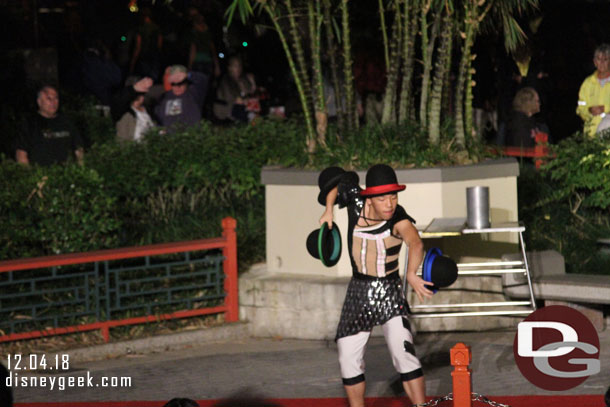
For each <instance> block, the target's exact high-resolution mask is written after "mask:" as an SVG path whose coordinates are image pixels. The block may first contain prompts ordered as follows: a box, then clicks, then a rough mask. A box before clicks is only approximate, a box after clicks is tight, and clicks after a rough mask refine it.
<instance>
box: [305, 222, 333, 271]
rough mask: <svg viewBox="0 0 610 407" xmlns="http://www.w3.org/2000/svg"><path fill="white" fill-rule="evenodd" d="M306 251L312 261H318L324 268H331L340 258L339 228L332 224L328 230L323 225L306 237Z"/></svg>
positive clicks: (325, 224) (326, 226)
mask: <svg viewBox="0 0 610 407" xmlns="http://www.w3.org/2000/svg"><path fill="white" fill-rule="evenodd" d="M307 251H308V252H309V254H311V256H312V257H313V258H314V259H318V260H320V261H321V262H322V264H324V265H325V266H326V267H332V266H334V265H335V264H337V262H338V261H339V258H340V257H341V233H340V232H339V227H338V226H337V224H336V223H335V222H333V228H332V229H329V228H328V224H327V223H326V222H324V224H323V225H322V226H321V227H320V228H319V229H316V230H314V231H313V232H311V233H310V234H309V236H307Z"/></svg>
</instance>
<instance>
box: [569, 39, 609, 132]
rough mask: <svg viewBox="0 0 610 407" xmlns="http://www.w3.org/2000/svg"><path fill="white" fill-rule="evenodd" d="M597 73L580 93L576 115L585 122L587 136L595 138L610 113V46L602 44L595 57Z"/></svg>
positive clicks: (587, 81) (594, 73)
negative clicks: (599, 127)
mask: <svg viewBox="0 0 610 407" xmlns="http://www.w3.org/2000/svg"><path fill="white" fill-rule="evenodd" d="M593 63H594V64H595V68H596V70H595V72H593V73H592V74H591V75H590V76H588V77H587V78H586V79H585V80H584V81H583V83H582V85H581V86H580V91H579V92H578V106H577V108H576V114H578V116H580V118H581V119H582V120H583V122H584V132H585V136H587V137H589V138H593V137H595V133H596V131H597V128H598V126H599V124H600V122H601V121H602V119H603V118H604V117H605V116H606V114H607V112H609V111H610V86H606V85H607V84H608V82H610V45H609V44H601V45H599V46H598V47H597V48H596V49H595V53H594V56H593Z"/></svg>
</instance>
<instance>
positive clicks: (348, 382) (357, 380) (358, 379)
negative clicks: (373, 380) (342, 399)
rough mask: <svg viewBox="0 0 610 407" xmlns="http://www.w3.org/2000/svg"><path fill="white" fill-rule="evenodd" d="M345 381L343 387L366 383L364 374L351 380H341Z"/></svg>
mask: <svg viewBox="0 0 610 407" xmlns="http://www.w3.org/2000/svg"><path fill="white" fill-rule="evenodd" d="M341 380H343V385H345V386H353V385H355V384H358V383H362V382H363V381H364V373H363V374H361V375H358V376H356V377H350V378H349V379H341Z"/></svg>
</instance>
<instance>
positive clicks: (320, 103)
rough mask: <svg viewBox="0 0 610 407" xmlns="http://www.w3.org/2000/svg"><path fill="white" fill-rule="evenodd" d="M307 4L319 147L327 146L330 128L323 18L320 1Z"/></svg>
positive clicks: (310, 0)
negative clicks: (323, 59)
mask: <svg viewBox="0 0 610 407" xmlns="http://www.w3.org/2000/svg"><path fill="white" fill-rule="evenodd" d="M315 1H316V6H315V11H314V4H313V2H314V0H308V2H307V15H308V18H309V39H310V43H311V61H312V65H313V67H312V70H313V80H314V88H315V94H314V96H315V98H314V100H315V102H314V106H315V112H316V114H315V117H316V133H317V134H318V145H320V146H326V129H327V126H328V112H327V111H326V101H325V100H324V82H323V79H322V63H321V61H320V59H321V57H320V28H321V26H322V24H321V23H322V18H321V16H320V0H315Z"/></svg>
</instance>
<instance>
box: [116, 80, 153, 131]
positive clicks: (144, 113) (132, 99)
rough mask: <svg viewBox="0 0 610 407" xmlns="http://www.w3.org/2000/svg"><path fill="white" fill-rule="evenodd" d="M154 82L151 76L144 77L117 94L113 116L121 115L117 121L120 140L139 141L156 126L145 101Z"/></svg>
mask: <svg viewBox="0 0 610 407" xmlns="http://www.w3.org/2000/svg"><path fill="white" fill-rule="evenodd" d="M152 84H153V82H152V79H151V78H143V79H140V80H139V81H137V82H135V83H134V84H133V85H132V86H126V87H125V89H124V90H123V91H121V92H119V94H118V95H117V96H116V99H115V105H114V106H113V107H114V109H115V111H114V112H113V116H114V117H117V116H119V117H120V119H119V120H118V121H117V122H116V129H117V138H118V140H119V141H120V142H129V141H135V142H138V141H140V140H142V138H143V136H144V134H146V132H147V131H148V130H150V129H152V128H153V127H154V126H155V123H154V122H153V120H152V118H151V114H150V113H149V112H148V110H147V108H146V105H145V103H144V96H145V95H146V92H148V90H149V89H150V88H151V86H152Z"/></svg>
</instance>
